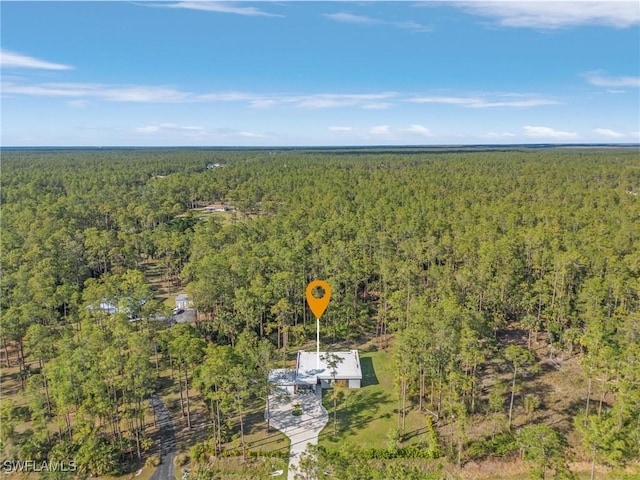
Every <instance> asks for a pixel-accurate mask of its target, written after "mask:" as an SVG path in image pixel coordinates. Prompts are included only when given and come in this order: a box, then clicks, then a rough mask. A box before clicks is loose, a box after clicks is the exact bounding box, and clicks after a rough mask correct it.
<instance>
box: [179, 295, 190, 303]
mask: <svg viewBox="0 0 640 480" xmlns="http://www.w3.org/2000/svg"><path fill="white" fill-rule="evenodd" d="M181 300H189V295H187V294H186V293H179V294H178V295H176V301H177V302H179V301H181Z"/></svg>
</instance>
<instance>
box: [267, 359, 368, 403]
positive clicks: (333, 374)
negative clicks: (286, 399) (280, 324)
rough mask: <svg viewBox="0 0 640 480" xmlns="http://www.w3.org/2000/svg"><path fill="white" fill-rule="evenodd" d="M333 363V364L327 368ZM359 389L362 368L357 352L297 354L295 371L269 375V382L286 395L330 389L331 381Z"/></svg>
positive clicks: (282, 369) (275, 371) (287, 370)
mask: <svg viewBox="0 0 640 480" xmlns="http://www.w3.org/2000/svg"><path fill="white" fill-rule="evenodd" d="M331 363H334V364H335V365H334V366H333V368H332V366H331V365H330V364H331ZM334 380H335V382H336V383H338V384H342V385H344V386H345V387H349V388H360V386H361V383H362V368H361V366H360V356H359V354H358V350H350V351H348V352H307V351H304V350H299V351H298V357H297V359H296V368H295V369H285V368H279V369H276V370H272V371H271V373H270V374H269V382H271V384H272V385H274V386H276V387H278V388H279V389H281V390H283V391H286V392H287V393H296V392H299V391H303V390H307V391H308V390H316V389H317V387H318V386H320V388H329V387H331V385H332V383H333V381H334Z"/></svg>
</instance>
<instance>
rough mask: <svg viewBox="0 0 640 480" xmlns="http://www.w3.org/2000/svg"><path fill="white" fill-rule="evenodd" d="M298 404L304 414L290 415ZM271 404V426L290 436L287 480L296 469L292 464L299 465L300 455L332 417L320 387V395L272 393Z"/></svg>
mask: <svg viewBox="0 0 640 480" xmlns="http://www.w3.org/2000/svg"><path fill="white" fill-rule="evenodd" d="M295 403H299V404H300V407H301V408H302V415H300V416H297V417H296V416H294V415H292V414H291V411H292V410H293V405H294V404H295ZM270 407H271V425H272V426H273V427H274V428H277V429H278V430H280V431H281V432H282V433H284V434H285V435H286V436H287V437H289V438H290V439H291V448H290V450H289V475H288V477H287V479H288V480H294V477H295V472H294V471H293V470H292V469H291V467H292V466H296V467H297V465H298V462H299V461H300V454H301V453H302V452H304V451H305V449H306V448H307V445H308V444H314V445H315V444H317V443H318V435H319V434H320V431H321V430H322V429H323V428H324V426H325V425H326V424H327V421H328V420H329V415H328V413H327V411H326V410H325V408H324V407H323V406H322V391H321V390H320V389H318V393H317V394H316V393H305V394H298V395H290V396H289V397H286V396H282V395H273V394H272V395H271V396H270ZM265 416H266V412H265Z"/></svg>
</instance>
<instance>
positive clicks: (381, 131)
mask: <svg viewBox="0 0 640 480" xmlns="http://www.w3.org/2000/svg"><path fill="white" fill-rule="evenodd" d="M369 133H370V134H371V135H389V134H390V133H391V130H390V129H389V125H378V126H376V127H371V128H370V129H369Z"/></svg>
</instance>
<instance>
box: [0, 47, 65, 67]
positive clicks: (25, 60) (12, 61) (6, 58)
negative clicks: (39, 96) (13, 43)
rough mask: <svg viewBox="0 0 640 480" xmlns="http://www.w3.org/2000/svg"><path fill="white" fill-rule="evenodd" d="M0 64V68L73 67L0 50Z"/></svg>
mask: <svg viewBox="0 0 640 480" xmlns="http://www.w3.org/2000/svg"><path fill="white" fill-rule="evenodd" d="M0 66H1V67H2V68H35V69H40V70H71V69H73V67H71V66H69V65H63V64H61V63H52V62H47V61H45V60H40V59H37V58H34V57H29V56H27V55H21V54H19V53H15V52H10V51H9V50H5V49H2V50H0Z"/></svg>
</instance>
